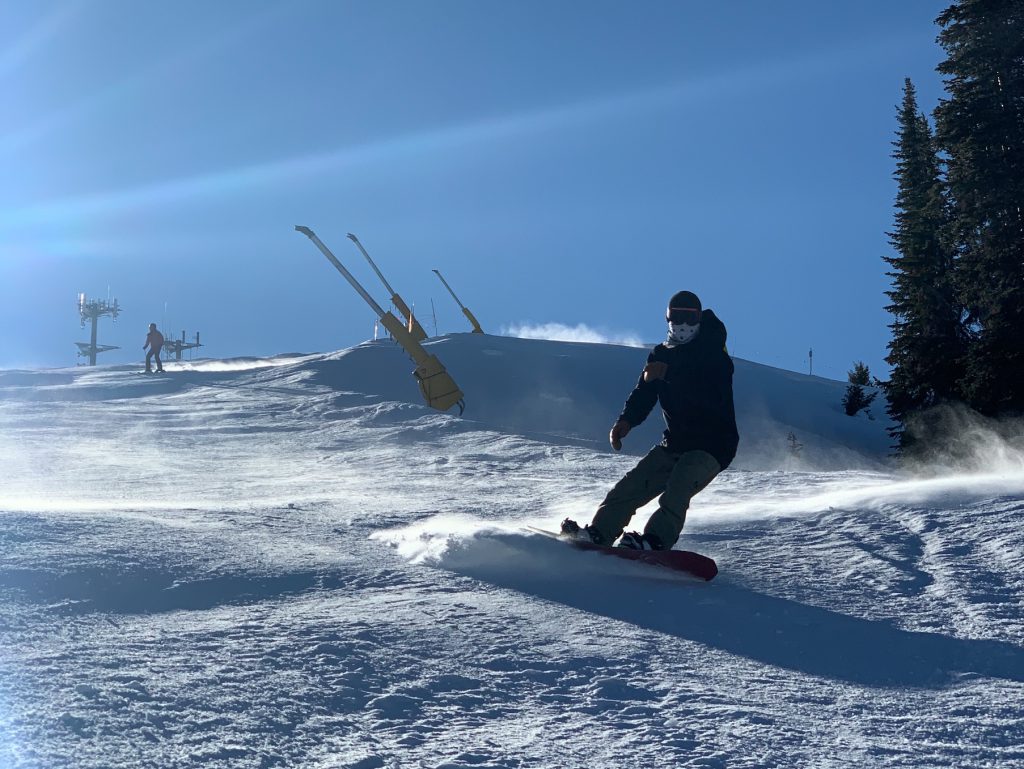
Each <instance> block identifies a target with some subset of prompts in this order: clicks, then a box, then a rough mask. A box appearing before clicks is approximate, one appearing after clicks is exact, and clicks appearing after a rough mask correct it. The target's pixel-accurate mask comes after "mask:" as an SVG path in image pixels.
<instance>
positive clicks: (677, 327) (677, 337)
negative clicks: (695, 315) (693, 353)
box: [666, 323, 700, 347]
mask: <svg viewBox="0 0 1024 769" xmlns="http://www.w3.org/2000/svg"><path fill="white" fill-rule="evenodd" d="M698 331H700V323H696V324H694V325H692V326H690V325H687V324H686V323H669V324H668V341H667V342H666V344H667V345H668V346H669V347H674V346H676V345H679V344H686V343H687V342H689V341H691V340H692V339H693V338H694V337H695V336H697V332H698Z"/></svg>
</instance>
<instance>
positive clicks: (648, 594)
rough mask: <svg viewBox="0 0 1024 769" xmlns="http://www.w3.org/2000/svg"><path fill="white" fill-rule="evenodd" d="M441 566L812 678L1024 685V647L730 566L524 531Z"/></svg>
mask: <svg viewBox="0 0 1024 769" xmlns="http://www.w3.org/2000/svg"><path fill="white" fill-rule="evenodd" d="M439 565H440V566H442V567H444V568H446V569H450V570H452V571H455V572H457V573H460V574H464V575H466V576H469V577H473V578H475V579H479V580H482V581H485V582H488V583H490V584H493V585H496V586H499V587H506V588H511V589H514V590H518V591H520V592H524V593H528V594H530V595H534V596H537V597H539V598H543V599H546V600H549V601H556V602H558V603H561V604H565V605H566V606H571V607H573V608H575V609H579V610H582V611H588V612H592V613H594V614H599V615H602V616H605V617H608V618H610V619H614V620H618V621H621V622H628V623H630V624H632V625H635V626H637V627H641V628H645V629H647V630H652V631H655V632H659V633H666V634H668V635H672V636H675V637H677V638H681V639H685V640H688V641H693V642H695V643H700V644H703V645H705V646H707V647H710V648H714V649H719V650H721V651H724V652H728V653H730V654H735V655H739V656H742V657H746V658H748V659H751V660H755V661H757V662H760V663H765V664H769V665H775V666H777V667H781V668H786V669H788V670H793V671H797V672H799V673H805V674H807V675H813V676H820V677H823V678H831V679H837V680H840V681H845V682H850V683H855V684H860V685H864V686H878V687H908V686H909V687H921V688H939V687H943V686H948V685H950V684H953V683H955V682H956V681H957V680H962V679H964V678H970V677H976V676H984V677H992V678H1002V679H1007V680H1011V681H1024V649H1021V648H1020V647H1018V646H1015V645H1013V644H1009V643H1005V642H1000V641H991V640H972V639H961V638H952V637H950V636H946V635H940V634H937V633H924V632H911V631H906V630H901V629H900V628H898V627H895V626H894V625H893V624H892V623H891V622H889V621H883V620H871V619H863V618H860V617H853V616H849V615H846V614H841V613H839V612H836V611H832V610H830V609H825V608H821V607H818V606H810V605H808V604H804V603H799V602H797V601H794V600H790V599H786V598H777V597H775V596H771V595H766V594H764V593H761V592H758V591H756V590H753V589H751V588H749V587H746V586H744V585H741V584H738V583H735V582H731V581H730V580H729V578H728V573H727V569H726V570H725V571H726V573H725V575H724V576H720V577H719V578H718V579H717V580H715V581H714V582H710V583H705V582H701V581H698V580H695V579H691V578H687V577H684V576H677V575H675V574H674V573H673V572H669V571H667V570H660V569H657V568H654V567H650V566H645V565H641V564H635V563H631V562H627V561H622V560H620V559H616V558H609V557H608V556H606V555H601V554H598V553H586V552H579V551H574V550H570V549H568V548H566V547H565V546H564V545H563V544H561V543H559V542H554V541H546V540H543V539H542V538H540V537H534V536H527V535H518V534H488V535H486V536H480V537H476V538H474V539H471V540H467V541H463V542H462V543H461V544H457V545H455V546H453V548H451V549H450V550H449V551H448V552H447V553H446V554H445V555H444V556H443V558H442V560H441V562H440V564H439Z"/></svg>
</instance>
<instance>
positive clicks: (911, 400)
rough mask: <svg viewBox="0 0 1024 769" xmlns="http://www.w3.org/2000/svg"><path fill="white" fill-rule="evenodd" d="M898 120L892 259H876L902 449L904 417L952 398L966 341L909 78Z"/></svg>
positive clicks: (932, 150)
mask: <svg viewBox="0 0 1024 769" xmlns="http://www.w3.org/2000/svg"><path fill="white" fill-rule="evenodd" d="M898 119H899V131H898V134H897V140H896V141H894V142H893V146H894V147H895V151H894V152H893V157H894V158H895V159H896V172H895V174H894V177H895V179H896V181H897V183H898V191H897V195H896V217H895V219H896V222H895V223H896V227H895V230H894V231H893V232H891V233H889V242H890V243H891V244H892V247H893V249H894V250H895V251H896V255H895V256H890V257H883V258H884V259H885V261H886V262H888V263H889V265H891V266H892V270H891V271H890V272H888V273H886V274H887V275H888V276H889V277H890V278H891V279H892V290H890V291H887V292H886V295H887V296H888V297H889V299H890V300H891V304H889V305H888V306H887V307H886V309H887V310H888V311H889V312H890V313H892V315H893V317H894V320H893V322H892V324H890V326H889V328H891V329H892V339H891V341H890V342H889V355H888V356H887V357H886V359H885V360H886V362H887V363H888V364H889V365H890V366H892V375H891V377H890V379H889V381H888V382H887V383H886V384H885V392H886V396H887V397H888V400H889V405H888V407H887V411H888V414H889V416H891V417H892V418H893V420H894V422H895V424H896V426H895V427H894V428H893V429H892V430H891V433H892V435H893V437H894V438H896V439H897V440H898V445H899V448H900V449H901V450H903V449H906V448H908V447H909V446H910V445H911V444H912V442H913V436H911V435H909V434H907V433H906V431H905V430H904V424H905V422H906V419H907V416H908V415H909V414H911V413H913V412H916V411H920V410H922V409H926V408H930V407H932V406H935V405H936V404H938V403H941V402H944V401H948V400H955V399H957V398H958V397H959V392H958V388H957V380H958V379H959V377H960V375H961V373H962V364H963V356H964V351H965V341H966V340H965V331H964V326H963V323H962V316H963V312H962V309H961V307H960V304H959V303H958V301H957V299H956V292H955V287H954V285H953V267H954V261H953V256H952V254H951V250H950V248H949V247H948V245H947V244H946V242H945V238H944V234H945V232H946V228H947V226H948V223H949V215H948V206H947V204H946V200H945V196H944V185H943V180H942V168H941V164H940V162H939V157H938V153H937V151H936V147H935V141H934V139H933V137H932V132H931V128H930V127H929V126H928V120H927V118H925V116H924V114H922V113H921V112H920V111H919V110H918V106H917V95H916V92H915V89H914V85H913V83H912V82H911V81H910V79H909V78H907V79H906V80H905V81H904V89H903V103H902V105H901V107H900V109H899V113H898ZM864 384H866V382H865V383H864ZM855 413H856V412H855Z"/></svg>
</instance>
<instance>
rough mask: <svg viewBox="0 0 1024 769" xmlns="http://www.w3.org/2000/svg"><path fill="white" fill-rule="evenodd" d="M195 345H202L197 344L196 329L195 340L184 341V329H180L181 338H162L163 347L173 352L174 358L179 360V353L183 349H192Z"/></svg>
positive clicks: (197, 334)
mask: <svg viewBox="0 0 1024 769" xmlns="http://www.w3.org/2000/svg"><path fill="white" fill-rule="evenodd" d="M197 347H202V345H201V344H199V332H198V331H197V332H196V341H194V342H186V341H185V331H184V329H182V332H181V339H165V340H164V349H165V350H167V351H168V352H173V353H174V359H175V360H181V353H182V352H184V351H185V350H194V349H196V348H197Z"/></svg>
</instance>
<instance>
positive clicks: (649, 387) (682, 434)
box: [619, 310, 740, 470]
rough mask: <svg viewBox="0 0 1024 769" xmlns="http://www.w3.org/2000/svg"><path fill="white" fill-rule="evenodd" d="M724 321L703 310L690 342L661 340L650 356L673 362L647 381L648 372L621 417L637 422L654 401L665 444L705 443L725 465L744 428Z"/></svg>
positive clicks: (685, 447)
mask: <svg viewBox="0 0 1024 769" xmlns="http://www.w3.org/2000/svg"><path fill="white" fill-rule="evenodd" d="M725 338H726V331H725V324H724V323H722V321H720V320H719V319H718V318H717V316H716V315H715V314H714V313H713V312H712V311H711V310H704V312H703V314H702V315H701V321H700V332H699V333H698V334H697V336H696V337H695V338H694V339H692V340H691V341H690V342H688V343H687V344H682V345H676V346H673V347H668V346H667V345H664V344H659V345H658V346H657V347H655V348H654V349H653V350H652V351H651V354H650V355H649V356H648V357H647V362H648V363H652V362H654V361H662V362H664V363H666V364H668V371H667V373H666V374H665V377H664V379H655V380H652V381H651V382H645V381H644V377H643V374H641V375H640V379H639V381H637V383H636V387H635V388H634V389H633V392H631V393H630V394H629V397H628V398H627V399H626V405H625V406H624V407H623V409H622V414H620V415H619V419H624V420H625V421H627V422H629V424H630V426H632V427H636V426H637V425H638V424H640V423H641V422H643V421H644V420H645V419H646V418H647V415H648V414H650V413H651V409H652V408H654V404H655V402H660V403H661V408H662V411H663V412H664V415H665V424H666V426H667V428H668V429H666V430H665V439H664V440H663V441H662V443H661V445H662V446H664V447H665V448H667V449H668V450H669V451H672V452H677V453H681V452H683V451H692V450H694V449H702V450H704V451H706V452H708V453H709V454H711V455H712V456H714V458H715V459H717V460H718V464H720V465H721V466H722V469H723V470H724V469H725V468H726V467H728V466H729V463H730V462H732V460H733V458H734V457H735V456H736V447H737V445H738V444H739V440H740V437H739V432H738V431H737V430H736V411H735V408H734V407H733V401H732V373H733V365H732V358H730V357H729V353H728V352H727V351H726V349H725Z"/></svg>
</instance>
